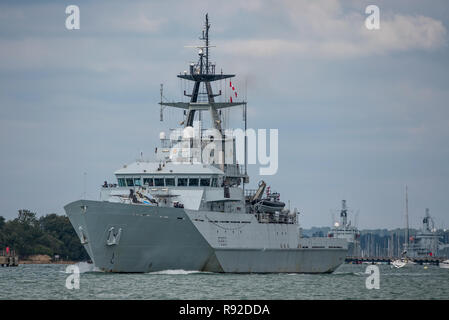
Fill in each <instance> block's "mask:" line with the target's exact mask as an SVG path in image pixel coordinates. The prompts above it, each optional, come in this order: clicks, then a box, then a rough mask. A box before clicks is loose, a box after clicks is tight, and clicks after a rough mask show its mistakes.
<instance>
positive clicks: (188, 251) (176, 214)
mask: <svg viewBox="0 0 449 320" xmlns="http://www.w3.org/2000/svg"><path fill="white" fill-rule="evenodd" d="M209 28H210V24H209V21H208V16H207V15H206V22H205V25H204V30H203V33H202V37H201V38H200V39H201V40H204V45H201V46H198V47H197V49H199V59H198V62H197V63H192V64H190V68H189V71H185V72H183V73H180V74H179V75H178V78H181V79H184V80H187V81H191V82H193V86H192V92H191V94H187V93H186V92H185V91H184V95H185V96H187V97H189V98H190V99H189V100H190V101H189V102H163V101H162V98H163V93H162V88H161V102H160V105H161V120H162V107H174V108H180V109H181V110H184V115H185V118H184V121H183V123H182V124H183V127H182V128H178V129H175V130H172V132H171V133H170V135H169V136H170V139H168V138H167V137H166V134H165V133H164V132H162V133H161V134H160V140H161V146H160V147H158V148H156V150H155V153H156V159H155V160H154V161H152V162H150V161H144V160H142V159H141V160H138V161H136V162H134V163H131V164H129V165H125V166H123V168H121V169H119V170H117V171H116V172H115V176H116V178H117V183H116V184H115V183H114V184H108V183H107V182H105V184H104V185H103V187H102V189H101V199H100V201H93V200H78V201H75V202H72V203H70V204H68V205H66V206H65V207H64V208H65V211H66V213H67V215H68V217H69V219H70V222H71V223H72V225H73V227H74V229H75V231H76V232H77V234H78V236H79V238H80V241H81V243H82V244H83V245H84V247H85V248H86V250H87V252H88V254H89V256H90V258H91V259H92V261H93V263H94V264H95V266H96V267H98V268H100V269H101V270H104V271H110V272H153V271H161V270H169V269H172V270H173V269H184V270H199V271H209V272H233V273H273V272H275V273H279V272H289V273H330V272H333V271H334V270H335V269H336V268H337V267H338V266H340V265H341V264H342V263H343V262H344V259H345V256H346V254H347V250H348V248H347V242H346V241H345V240H344V239H337V238H304V237H302V235H301V231H300V228H299V225H298V219H297V218H298V213H297V212H296V210H293V211H291V210H290V209H287V208H285V204H284V203H283V202H281V201H280V195H279V194H275V193H272V192H271V191H269V192H266V193H265V191H266V188H267V187H266V183H265V182H261V183H260V184H259V187H258V189H257V190H248V189H245V184H247V183H248V182H249V178H248V175H247V171H246V163H245V165H244V166H241V165H239V164H237V163H236V154H235V152H234V150H233V149H231V151H230V152H228V151H226V154H225V153H224V152H220V153H214V150H223V149H220V148H218V147H219V146H220V145H221V146H223V145H224V144H229V145H230V146H232V148H234V146H235V143H236V139H235V137H232V136H231V137H229V136H226V137H223V138H220V139H216V138H215V137H214V136H213V135H211V131H210V129H214V130H216V131H218V132H220V133H224V132H223V131H224V130H223V128H222V122H223V116H222V114H221V111H222V110H226V109H228V108H231V107H235V106H243V108H244V109H243V110H244V114H245V129H246V102H245V101H237V97H236V96H235V97H234V99H235V100H236V101H234V102H233V101H232V98H231V99H230V101H229V102H227V100H226V102H216V101H215V99H214V98H215V97H216V96H219V95H221V94H222V92H221V90H220V91H219V93H218V94H216V93H214V92H213V90H212V86H211V83H212V82H214V81H218V80H220V81H221V80H225V79H230V78H232V77H234V75H231V74H224V73H223V72H220V73H216V72H215V65H214V64H212V63H211V62H210V61H209V50H210V48H211V47H212V46H210V45H209ZM201 112H208V113H209V114H210V117H211V123H212V128H210V129H204V128H203V127H202V125H203V123H202V119H201V117H199V115H200V114H201ZM195 115H197V118H199V128H200V129H199V130H196V129H195V123H194V119H195ZM197 128H198V127H197ZM211 145H212V146H213V148H212V149H210V150H211V151H210V153H209V155H210V156H211V157H212V158H214V157H216V156H218V157H219V158H220V159H221V160H222V161H221V163H220V162H219V163H212V164H210V163H207V162H205V161H204V159H203V155H204V153H205V151H207V150H209V149H206V148H210V146H211ZM246 149H247V146H246V138H245V160H246V157H247V155H246V153H247V152H246V151H247V150H246ZM206 154H207V153H206ZM225 158H226V159H225ZM225 160H226V161H225ZM228 160H230V161H228ZM245 162H246V161H245ZM267 189H268V188H267ZM267 191H268V190H267Z"/></svg>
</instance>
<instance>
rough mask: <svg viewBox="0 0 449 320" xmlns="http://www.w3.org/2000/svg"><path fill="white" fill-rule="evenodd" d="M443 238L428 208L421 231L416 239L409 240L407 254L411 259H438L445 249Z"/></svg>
mask: <svg viewBox="0 0 449 320" xmlns="http://www.w3.org/2000/svg"><path fill="white" fill-rule="evenodd" d="M441 236H442V235H441V234H440V233H439V232H438V230H437V229H436V228H435V223H434V221H433V219H432V217H431V216H430V213H429V209H428V208H426V213H425V216H424V218H423V220H422V227H421V230H420V231H419V232H418V233H417V234H416V235H415V236H414V237H413V236H412V237H410V238H409V242H408V244H407V246H406V249H405V250H406V253H405V254H406V255H407V256H408V257H411V258H419V257H438V256H440V248H443V247H445V245H443V244H442V243H441V242H440V238H441Z"/></svg>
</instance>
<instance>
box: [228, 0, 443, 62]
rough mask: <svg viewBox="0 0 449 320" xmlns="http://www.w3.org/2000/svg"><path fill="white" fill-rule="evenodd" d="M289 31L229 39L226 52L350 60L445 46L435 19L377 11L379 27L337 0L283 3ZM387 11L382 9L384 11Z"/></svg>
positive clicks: (282, 8) (246, 54)
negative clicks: (370, 25) (368, 25)
mask: <svg viewBox="0 0 449 320" xmlns="http://www.w3.org/2000/svg"><path fill="white" fill-rule="evenodd" d="M280 10H281V11H283V12H284V15H285V16H286V17H287V22H288V23H289V25H290V26H291V28H292V30H291V32H289V33H288V36H285V34H287V33H283V36H279V37H271V38H258V39H254V38H246V39H238V40H229V41H226V42H224V43H223V44H222V47H223V49H224V51H225V52H226V53H227V54H233V55H239V56H241V55H245V56H253V57H273V56H285V55H299V56H307V57H318V58H353V57H362V56H371V55H383V54H388V53H392V52H400V51H407V50H434V49H437V48H440V47H443V46H444V45H445V44H446V33H447V31H446V28H445V26H444V25H443V23H442V22H441V21H439V20H436V19H433V18H430V17H425V16H421V15H402V14H398V13H394V14H393V13H390V12H388V11H387V9H385V10H382V8H381V10H380V21H381V22H380V30H368V29H367V28H366V27H365V19H366V17H367V15H365V14H364V12H362V11H360V7H358V8H355V7H352V8H349V9H346V10H343V8H342V6H341V5H340V2H339V1H330V0H318V1H305V0H295V1H284V2H283V6H282V7H281V8H280ZM384 11H385V12H384Z"/></svg>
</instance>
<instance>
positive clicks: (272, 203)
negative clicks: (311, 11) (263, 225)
mask: <svg viewBox="0 0 449 320" xmlns="http://www.w3.org/2000/svg"><path fill="white" fill-rule="evenodd" d="M255 206H256V207H257V209H258V211H259V212H269V213H274V212H276V211H281V210H282V209H284V207H285V203H284V202H282V201H277V200H268V199H262V200H261V201H259V202H258V203H256V205H255Z"/></svg>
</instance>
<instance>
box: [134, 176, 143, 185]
mask: <svg viewBox="0 0 449 320" xmlns="http://www.w3.org/2000/svg"><path fill="white" fill-rule="evenodd" d="M134 185H135V186H136V187H140V186H141V185H142V180H140V178H134Z"/></svg>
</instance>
